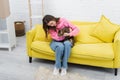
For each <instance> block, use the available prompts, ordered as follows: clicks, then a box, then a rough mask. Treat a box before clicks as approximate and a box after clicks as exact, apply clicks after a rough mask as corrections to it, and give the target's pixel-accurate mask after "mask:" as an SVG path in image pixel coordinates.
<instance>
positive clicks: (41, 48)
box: [31, 41, 54, 55]
mask: <svg viewBox="0 0 120 80" xmlns="http://www.w3.org/2000/svg"><path fill="white" fill-rule="evenodd" d="M31 49H32V50H34V51H37V52H40V53H45V54H48V55H54V52H53V50H52V49H51V48H50V42H45V41H34V42H32V44H31Z"/></svg>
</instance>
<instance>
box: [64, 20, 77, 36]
mask: <svg viewBox="0 0 120 80" xmlns="http://www.w3.org/2000/svg"><path fill="white" fill-rule="evenodd" d="M64 26H68V27H70V28H71V29H72V30H71V32H70V33H69V36H76V35H77V34H78V33H79V29H78V28H77V27H76V26H75V25H73V24H71V23H70V22H69V21H67V20H65V19H64Z"/></svg>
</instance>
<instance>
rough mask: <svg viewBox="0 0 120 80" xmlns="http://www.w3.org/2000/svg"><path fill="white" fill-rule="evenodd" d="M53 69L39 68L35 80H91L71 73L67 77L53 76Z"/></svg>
mask: <svg viewBox="0 0 120 80" xmlns="http://www.w3.org/2000/svg"><path fill="white" fill-rule="evenodd" d="M52 72H53V69H50V68H45V67H39V69H38V70H37V73H36V75H35V80H89V79H88V78H86V77H83V76H81V75H80V74H79V73H75V72H69V71H68V73H67V75H64V76H61V75H60V74H59V75H53V73H52Z"/></svg>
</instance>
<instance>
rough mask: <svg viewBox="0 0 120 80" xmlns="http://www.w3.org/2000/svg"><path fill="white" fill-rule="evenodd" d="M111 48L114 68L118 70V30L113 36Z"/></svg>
mask: <svg viewBox="0 0 120 80" xmlns="http://www.w3.org/2000/svg"><path fill="white" fill-rule="evenodd" d="M113 48H114V53H115V54H114V68H120V30H119V31H118V32H117V33H116V34H115V37H114V44H113Z"/></svg>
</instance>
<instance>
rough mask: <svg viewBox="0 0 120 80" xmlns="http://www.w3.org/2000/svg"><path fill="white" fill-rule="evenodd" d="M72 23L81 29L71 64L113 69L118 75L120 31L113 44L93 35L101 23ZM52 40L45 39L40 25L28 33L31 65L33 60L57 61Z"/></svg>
mask: <svg viewBox="0 0 120 80" xmlns="http://www.w3.org/2000/svg"><path fill="white" fill-rule="evenodd" d="M72 23H73V24H74V25H76V26H77V27H78V28H79V29H80V32H79V34H78V35H77V36H76V37H75V46H74V47H73V48H72V50H71V55H70V58H69V63H76V64H84V65H91V66H98V67H105V68H112V69H115V75H117V69H118V68H120V30H119V29H118V30H116V32H114V35H113V40H112V42H109V41H108V42H105V41H104V40H101V39H100V38H98V37H96V36H94V35H93V34H92V33H93V32H94V31H93V30H94V29H95V28H96V26H98V23H100V22H78V21H72ZM118 26H119V25H118ZM51 40H52V39H51V38H50V36H49V37H48V39H46V38H45V33H44V31H43V29H42V25H40V24H37V25H35V27H34V28H33V29H32V30H30V31H28V32H27V34H26V42H27V54H28V56H29V62H30V63H31V62H32V58H40V59H47V60H55V55H54V52H53V51H52V50H51V48H50V46H49V44H50V42H51Z"/></svg>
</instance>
